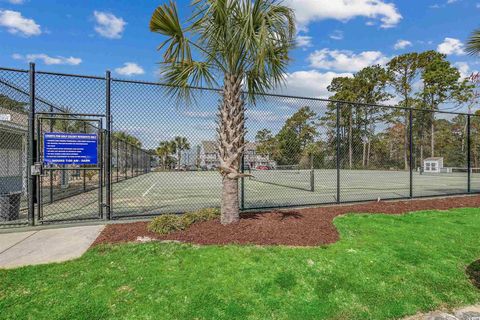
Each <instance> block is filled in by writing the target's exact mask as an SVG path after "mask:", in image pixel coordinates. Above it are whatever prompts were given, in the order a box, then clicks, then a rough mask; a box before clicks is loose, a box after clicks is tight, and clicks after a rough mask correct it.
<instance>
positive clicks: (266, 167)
mask: <svg viewBox="0 0 480 320" xmlns="http://www.w3.org/2000/svg"><path fill="white" fill-rule="evenodd" d="M255 169H257V170H270V167H269V166H257V167H256V168H255Z"/></svg>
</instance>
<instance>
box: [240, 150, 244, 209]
mask: <svg viewBox="0 0 480 320" xmlns="http://www.w3.org/2000/svg"><path fill="white" fill-rule="evenodd" d="M240 171H241V172H242V173H245V155H242V163H241V165H240ZM243 209H245V177H241V178H240V210H243Z"/></svg>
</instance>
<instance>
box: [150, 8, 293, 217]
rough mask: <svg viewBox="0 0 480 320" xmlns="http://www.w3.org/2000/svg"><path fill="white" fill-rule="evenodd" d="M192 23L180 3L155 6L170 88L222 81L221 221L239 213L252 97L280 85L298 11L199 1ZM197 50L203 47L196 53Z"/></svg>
mask: <svg viewBox="0 0 480 320" xmlns="http://www.w3.org/2000/svg"><path fill="white" fill-rule="evenodd" d="M193 7H194V12H193V15H192V17H191V18H190V19H189V20H188V23H189V25H188V26H186V27H185V28H184V27H182V24H181V22H180V20H179V18H178V13H177V8H176V5H175V3H174V2H170V3H169V4H164V5H162V6H159V7H158V8H157V9H155V12H154V13H153V16H152V19H151V21H150V30H151V31H153V32H157V33H160V34H162V35H164V36H167V39H166V40H165V41H164V42H163V43H162V44H161V45H160V46H159V49H165V51H164V54H163V61H162V67H161V75H162V77H163V78H162V79H163V81H165V82H167V83H168V84H170V85H172V87H171V93H172V94H174V95H178V96H179V97H181V98H187V97H189V94H190V93H191V92H190V90H189V88H190V87H189V86H191V85H193V86H197V85H204V84H205V85H207V86H210V87H211V86H213V85H217V82H216V79H223V83H222V84H221V85H222V86H223V90H222V92H221V95H222V99H221V101H220V106H219V112H218V121H217V123H218V127H217V134H218V135H217V140H218V141H217V152H218V155H219V159H220V168H219V169H220V170H219V171H220V174H221V175H222V183H223V188H222V202H221V222H222V224H228V223H232V222H235V221H237V220H238V219H239V201H238V179H239V178H240V177H242V176H244V175H243V174H242V173H240V170H239V167H240V159H241V157H242V154H243V151H244V148H245V133H246V132H245V127H244V124H245V97H244V95H243V90H245V91H246V97H247V98H248V99H249V101H251V102H253V103H254V102H255V95H256V94H258V93H264V92H266V91H269V90H271V89H273V88H274V87H275V86H277V85H279V84H281V83H282V82H283V80H284V77H285V73H286V66H287V63H288V61H289V60H290V59H289V56H288V53H289V50H290V49H291V47H292V46H293V44H294V43H293V42H294V41H293V39H294V36H295V22H294V14H293V11H292V10H291V9H290V8H288V7H285V6H283V5H281V4H280V1H279V0H255V1H250V0H236V1H234V0H217V1H212V0H194V2H193ZM192 50H195V51H196V53H195V54H192Z"/></svg>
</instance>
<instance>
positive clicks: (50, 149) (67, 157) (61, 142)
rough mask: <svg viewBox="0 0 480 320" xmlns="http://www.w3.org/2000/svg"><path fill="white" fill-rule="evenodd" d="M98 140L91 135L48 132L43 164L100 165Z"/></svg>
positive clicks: (44, 145)
mask: <svg viewBox="0 0 480 320" xmlns="http://www.w3.org/2000/svg"><path fill="white" fill-rule="evenodd" d="M97 157H98V138H97V135H96V134H91V133H61V132H48V133H44V134H43V163H45V164H77V165H81V164H90V165H96V164H97V163H98V159H97Z"/></svg>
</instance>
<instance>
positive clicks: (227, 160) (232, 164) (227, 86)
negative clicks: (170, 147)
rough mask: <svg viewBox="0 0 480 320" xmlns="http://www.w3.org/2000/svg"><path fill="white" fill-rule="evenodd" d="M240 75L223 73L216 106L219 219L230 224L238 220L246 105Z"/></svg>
mask: <svg viewBox="0 0 480 320" xmlns="http://www.w3.org/2000/svg"><path fill="white" fill-rule="evenodd" d="M241 88H242V81H241V77H238V76H235V75H229V74H227V75H225V79H224V87H223V101H222V104H221V105H220V108H219V114H218V116H219V120H218V129H217V133H218V153H219V159H220V173H221V174H222V177H223V190H222V203H221V209H220V213H221V216H220V222H221V223H222V224H230V223H233V222H236V221H238V220H239V219H240V207H239V201H238V178H239V177H241V176H242V174H241V173H240V170H239V167H240V159H241V157H242V154H243V150H244V148H245V144H244V138H245V105H244V101H243V97H242V91H241Z"/></svg>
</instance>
